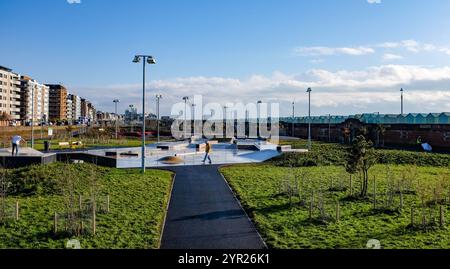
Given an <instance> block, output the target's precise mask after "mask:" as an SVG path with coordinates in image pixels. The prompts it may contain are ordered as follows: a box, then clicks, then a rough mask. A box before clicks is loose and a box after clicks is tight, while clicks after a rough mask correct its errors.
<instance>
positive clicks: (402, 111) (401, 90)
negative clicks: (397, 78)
mask: <svg viewBox="0 0 450 269" xmlns="http://www.w3.org/2000/svg"><path fill="white" fill-rule="evenodd" d="M404 91H405V90H403V88H401V89H400V93H401V97H400V98H401V113H402V115H403V114H404V110H403V92H404Z"/></svg>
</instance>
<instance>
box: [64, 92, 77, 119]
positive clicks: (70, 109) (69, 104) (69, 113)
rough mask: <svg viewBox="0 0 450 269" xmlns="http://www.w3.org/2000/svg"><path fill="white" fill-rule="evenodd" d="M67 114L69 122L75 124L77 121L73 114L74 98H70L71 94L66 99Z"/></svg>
mask: <svg viewBox="0 0 450 269" xmlns="http://www.w3.org/2000/svg"><path fill="white" fill-rule="evenodd" d="M66 116H67V121H68V122H69V124H73V123H74V122H75V121H76V120H74V116H73V102H72V99H71V98H70V95H68V96H67V100H66Z"/></svg>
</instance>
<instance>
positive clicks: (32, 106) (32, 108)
mask: <svg viewBox="0 0 450 269" xmlns="http://www.w3.org/2000/svg"><path fill="white" fill-rule="evenodd" d="M31 148H34V85H32V88H31Z"/></svg>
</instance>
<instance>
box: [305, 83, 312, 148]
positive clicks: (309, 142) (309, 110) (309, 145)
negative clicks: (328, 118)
mask: <svg viewBox="0 0 450 269" xmlns="http://www.w3.org/2000/svg"><path fill="white" fill-rule="evenodd" d="M306 92H307V93H308V100H309V101H308V150H309V151H311V148H312V143H311V92H312V89H311V88H308V90H307V91H306Z"/></svg>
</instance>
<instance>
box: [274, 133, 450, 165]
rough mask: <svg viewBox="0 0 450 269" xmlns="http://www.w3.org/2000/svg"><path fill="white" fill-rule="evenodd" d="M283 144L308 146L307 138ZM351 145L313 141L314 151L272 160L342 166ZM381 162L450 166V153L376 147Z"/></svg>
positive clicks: (299, 146) (293, 163) (280, 163)
mask: <svg viewBox="0 0 450 269" xmlns="http://www.w3.org/2000/svg"><path fill="white" fill-rule="evenodd" d="M280 144H282V145H292V147H293V148H299V149H305V148H307V141H306V140H296V141H281V142H280ZM348 149H349V147H348V146H346V145H341V144H335V143H324V142H320V141H313V143H312V151H311V152H308V153H305V154H298V153H286V154H283V155H282V156H280V157H278V158H275V159H273V160H272V163H273V164H274V165H276V166H286V167H291V166H294V167H312V166H321V165H337V166H341V165H344V164H345V163H346V159H347V154H348ZM375 153H376V155H377V159H378V163H379V164H398V165H408V164H411V165H419V166H434V167H450V154H440V153H428V152H416V151H402V150H390V149H376V150H375Z"/></svg>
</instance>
